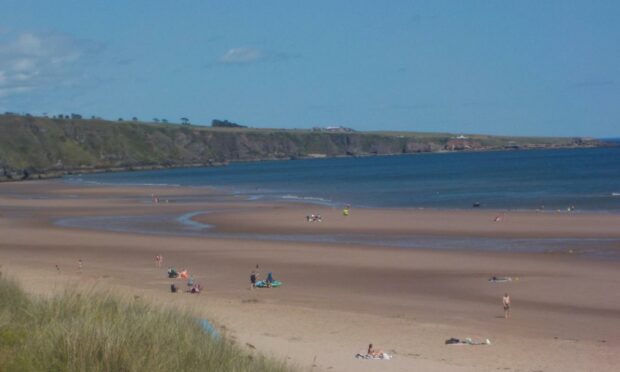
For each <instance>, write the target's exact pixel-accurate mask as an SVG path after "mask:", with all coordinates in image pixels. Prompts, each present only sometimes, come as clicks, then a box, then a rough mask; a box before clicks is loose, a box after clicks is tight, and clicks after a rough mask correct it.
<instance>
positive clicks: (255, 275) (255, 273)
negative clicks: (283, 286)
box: [250, 264, 274, 290]
mask: <svg viewBox="0 0 620 372" xmlns="http://www.w3.org/2000/svg"><path fill="white" fill-rule="evenodd" d="M259 277H260V267H259V265H258V264H256V267H255V268H254V269H252V271H251V272H250V290H252V289H255V288H256V287H257V285H258V284H259V283H260V280H259ZM273 283H274V280H273V273H272V272H269V273H268V274H267V278H265V280H264V281H263V282H262V284H263V287H264V288H271V287H272V286H273Z"/></svg>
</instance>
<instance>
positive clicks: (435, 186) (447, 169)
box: [66, 147, 620, 213]
mask: <svg viewBox="0 0 620 372" xmlns="http://www.w3.org/2000/svg"><path fill="white" fill-rule="evenodd" d="M66 181H67V182H75V183H95V184H107V185H178V186H188V187H214V188H219V189H221V190H223V191H225V192H230V193H233V194H236V195H239V196H242V197H245V198H247V199H249V200H270V201H304V202H309V203H320V204H326V205H334V206H341V205H344V204H351V205H352V206H354V207H356V208H359V207H384V208H448V209H467V208H472V206H473V205H474V204H477V205H478V204H479V206H480V208H489V209H505V210H536V209H545V210H558V209H560V210H566V209H567V208H573V207H574V210H575V211H577V212H578V211H581V210H583V211H601V212H614V213H616V212H620V147H609V148H587V149H559V150H529V151H497V152H458V153H454V152H452V153H429V154H415V155H398V156H376V157H342V158H326V159H303V160H290V161H261V162H239V163H231V164H230V165H228V166H224V167H207V168H176V169H166V170H153V171H136V172H120V173H98V174H84V175H77V176H68V177H66Z"/></svg>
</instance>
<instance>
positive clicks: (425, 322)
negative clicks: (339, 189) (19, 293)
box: [0, 181, 620, 371]
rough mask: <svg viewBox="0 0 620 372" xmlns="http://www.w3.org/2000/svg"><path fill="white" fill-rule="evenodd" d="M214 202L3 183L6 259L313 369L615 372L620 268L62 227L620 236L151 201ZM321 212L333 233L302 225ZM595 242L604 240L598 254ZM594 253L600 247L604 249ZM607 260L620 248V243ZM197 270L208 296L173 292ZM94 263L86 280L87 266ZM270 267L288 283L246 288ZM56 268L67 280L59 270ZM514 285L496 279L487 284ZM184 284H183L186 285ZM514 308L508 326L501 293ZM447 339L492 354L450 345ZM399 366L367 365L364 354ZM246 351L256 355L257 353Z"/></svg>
mask: <svg viewBox="0 0 620 372" xmlns="http://www.w3.org/2000/svg"><path fill="white" fill-rule="evenodd" d="M152 192H155V193H157V194H158V195H160V199H162V200H165V199H167V198H170V199H171V200H173V201H174V200H175V196H178V195H190V194H192V195H198V196H199V195H204V194H207V193H208V191H205V190H195V189H183V188H157V189H149V188H129V187H86V186H72V185H66V184H63V183H61V182H55V181H45V182H26V183H13V184H0V264H2V269H1V270H2V271H3V273H4V274H5V275H6V274H8V275H11V276H14V277H17V278H18V279H19V280H20V281H21V282H22V283H23V284H24V285H25V286H26V287H27V288H29V289H31V290H33V291H37V292H40V293H51V292H53V291H54V290H57V289H60V288H62V287H63V285H67V284H68V285H72V286H73V285H78V283H80V285H87V286H90V285H96V286H99V287H112V288H116V289H119V290H122V292H127V293H130V294H132V295H139V296H144V297H149V298H152V299H153V300H155V301H157V302H160V303H166V304H176V305H179V306H187V307H191V308H192V309H194V310H195V311H198V312H200V313H202V314H204V316H205V317H208V318H209V319H211V320H213V321H215V322H216V323H217V324H219V325H220V326H223V329H224V331H225V332H226V333H227V334H228V335H229V336H230V337H233V338H235V339H236V340H237V341H238V342H239V343H240V344H241V345H252V346H253V347H255V348H256V349H257V350H259V351H261V352H263V353H266V354H272V355H275V356H277V357H281V358H288V359H289V360H290V361H291V362H293V363H296V364H298V365H300V366H302V367H304V368H305V369H307V370H310V369H312V370H314V371H379V370H381V371H414V370H417V371H496V370H503V371H569V370H570V371H605V370H614V369H616V368H617V366H618V364H619V363H620V356H619V355H620V354H619V352H620V346H619V342H620V295H619V293H620V292H619V288H620V271H619V267H620V262H618V261H610V262H605V261H603V260H592V259H586V258H583V257H581V256H580V255H578V254H570V253H568V252H564V253H554V254H543V253H528V254H525V253H522V254H516V253H500V252H454V251H446V250H442V251H432V250H424V249H415V250H414V249H395V248H385V247H372V246H355V245H351V244H319V243H293V242H274V241H264V240H263V241H261V240H250V239H245V240H240V239H234V238H208V237H182V236H155V235H140V234H134V233H113V232H105V231H90V230H79V229H70V228H61V227H57V226H54V225H53V221H54V220H56V219H58V218H61V217H66V216H99V215H110V216H116V215H118V216H125V215H154V214H179V215H180V214H183V213H187V212H191V211H196V210H210V209H217V210H218V211H219V212H217V213H212V214H208V215H204V216H200V217H198V219H199V220H201V221H203V222H208V223H211V224H214V225H216V230H217V231H220V232H230V233H270V234H291V233H304V234H318V233H348V234H357V233H365V234H373V235H374V236H388V235H390V234H406V233H409V234H424V235H440V236H444V235H450V236H461V235H463V236H500V237H513V236H514V237H586V238H603V237H604V238H618V237H620V217H619V216H615V215H586V214H583V215H582V214H580V215H569V214H555V213H507V214H506V216H505V218H504V221H503V222H502V223H493V222H492V220H493V218H494V216H495V215H496V214H497V212H492V211H491V212H489V211H475V212H469V211H420V210H364V211H361V210H356V209H353V210H352V213H351V215H350V216H349V217H346V218H345V217H344V216H342V215H341V214H340V212H339V211H337V210H333V209H330V208H318V207H310V206H304V205H266V204H262V205H261V204H256V203H248V202H241V201H235V200H234V198H229V200H224V201H220V202H215V201H212V202H197V201H195V200H193V201H188V202H185V203H182V202H171V203H160V204H158V205H153V204H151V203H150V194H151V193H152ZM313 212H314V213H316V212H318V213H321V214H322V216H323V222H322V223H311V224H309V223H307V222H306V221H305V216H306V214H309V213H313ZM593 244H595V243H593ZM593 248H597V247H593ZM606 249H612V250H613V249H615V250H618V249H620V247H618V246H617V245H616V246H614V245H613V244H612V245H611V246H607V247H606ZM156 254H163V255H164V258H165V261H164V266H167V265H169V264H171V265H174V266H175V267H177V268H179V269H180V268H187V269H189V270H190V272H192V273H194V275H195V277H196V279H197V280H198V281H199V282H200V283H202V284H203V286H204V287H205V288H206V291H205V292H204V293H202V294H200V295H198V296H195V295H189V294H176V295H175V294H171V293H169V290H168V288H169V285H170V283H172V282H173V280H170V279H167V278H166V275H165V267H164V268H163V269H157V268H155V265H154V260H153V257H154V256H155V255H156ZM78 258H81V259H82V260H83V261H84V267H83V272H82V273H81V274H80V273H78V270H77V260H78ZM257 263H258V264H260V265H261V273H262V275H263V276H264V275H265V274H266V272H267V271H273V272H274V273H275V276H276V279H280V280H282V281H283V282H284V283H285V284H284V285H283V286H282V287H280V288H277V289H265V290H255V291H250V290H248V284H249V283H248V276H249V272H250V270H251V269H252V268H253V267H254V266H255V265H256V264H257ZM55 265H59V267H60V269H61V271H60V273H58V272H57V271H56V268H55ZM494 274H495V275H510V276H514V277H519V280H518V281H513V282H511V283H504V284H491V283H489V282H488V281H487V278H488V277H489V276H491V275H494ZM176 282H177V284H180V285H183V283H182V282H181V281H176ZM504 292H508V293H509V294H510V295H511V297H512V300H513V314H512V316H513V317H512V319H510V320H505V319H503V311H502V307H501V297H502V295H503V293H504ZM450 337H457V338H465V337H472V338H474V339H486V338H489V339H490V340H491V341H492V345H489V346H446V345H444V340H445V339H447V338H450ZM370 342H372V343H373V344H375V346H376V347H379V348H382V349H383V350H385V351H387V352H389V353H391V354H393V355H394V359H393V360H390V361H376V360H356V359H354V355H355V354H356V353H358V352H363V351H364V350H365V347H367V345H368V343H370ZM248 347H250V346H248Z"/></svg>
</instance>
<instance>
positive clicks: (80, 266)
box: [78, 258, 84, 274]
mask: <svg viewBox="0 0 620 372" xmlns="http://www.w3.org/2000/svg"><path fill="white" fill-rule="evenodd" d="M83 266H84V262H82V259H81V258H78V273H80V274H81V273H82V267H83Z"/></svg>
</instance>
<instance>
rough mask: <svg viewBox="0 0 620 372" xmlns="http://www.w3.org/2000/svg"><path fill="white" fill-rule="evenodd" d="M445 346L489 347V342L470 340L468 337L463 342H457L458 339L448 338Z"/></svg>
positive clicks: (487, 340)
mask: <svg viewBox="0 0 620 372" xmlns="http://www.w3.org/2000/svg"><path fill="white" fill-rule="evenodd" d="M446 345H491V340H489V339H488V338H487V339H486V340H484V341H477V340H472V339H471V338H469V337H467V338H466V339H463V340H459V339H458V338H449V339H447V340H446Z"/></svg>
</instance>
